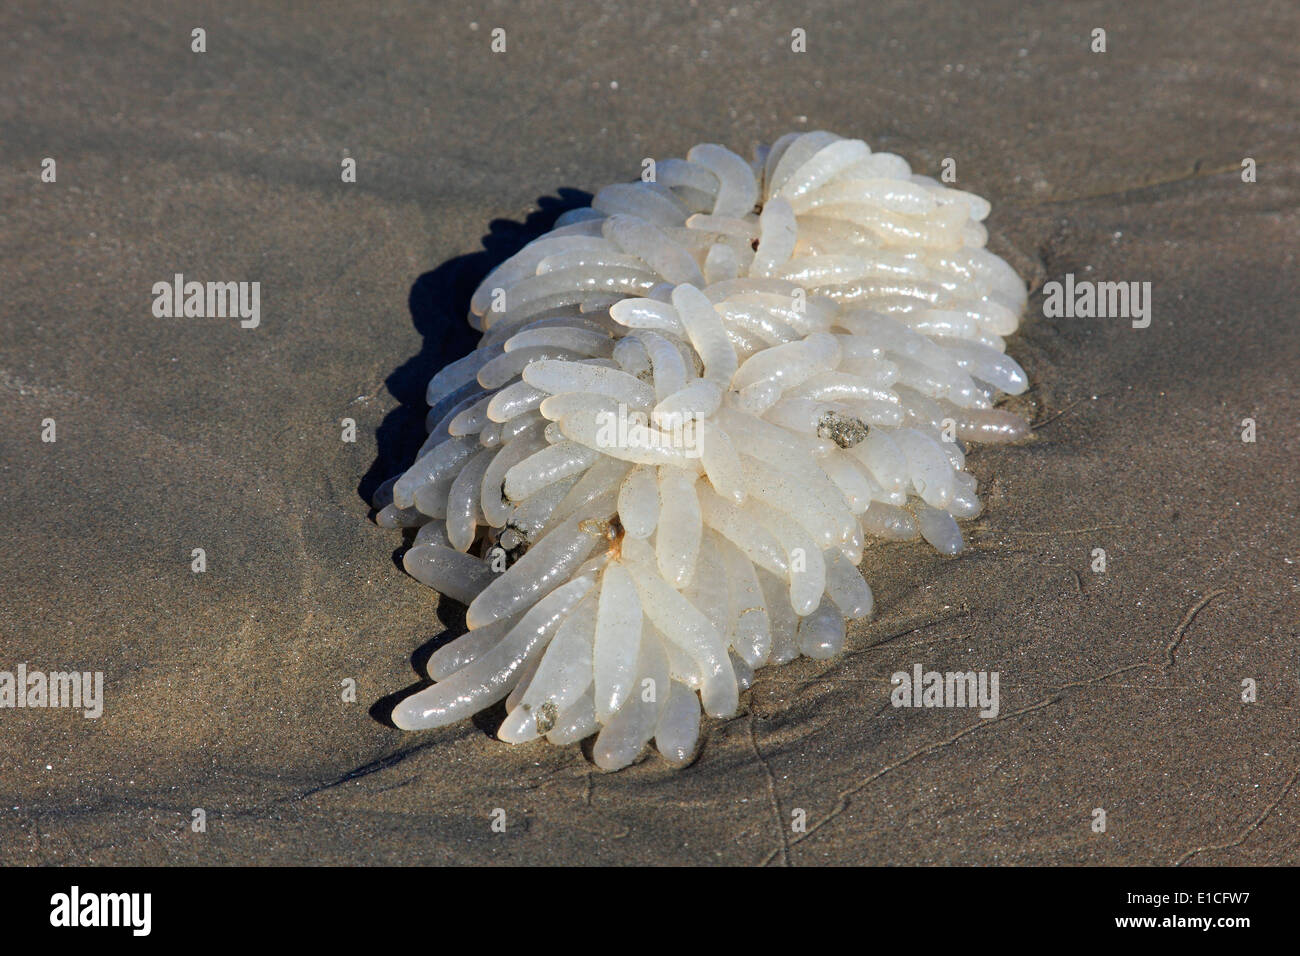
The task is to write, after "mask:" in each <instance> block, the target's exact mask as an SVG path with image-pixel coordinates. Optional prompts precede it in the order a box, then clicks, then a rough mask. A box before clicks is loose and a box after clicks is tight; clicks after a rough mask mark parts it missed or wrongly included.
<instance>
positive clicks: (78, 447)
mask: <svg viewBox="0 0 1300 956" xmlns="http://www.w3.org/2000/svg"><path fill="white" fill-rule="evenodd" d="M196 27H202V28H204V29H205V30H206V36H207V51H206V52H205V53H202V54H196V53H194V52H192V51H191V31H192V30H193V29H194V28H196ZM497 27H500V28H503V29H505V30H506V31H507V37H508V47H507V51H506V52H505V53H503V54H494V53H492V52H491V50H490V49H489V44H490V40H491V37H490V31H491V30H493V29H495V28H497ZM795 28H801V29H803V30H805V31H806V34H807V52H806V53H803V54H795V53H792V52H791V49H790V40H791V31H792V30H793V29H795ZM1095 28H1103V29H1105V30H1106V34H1107V49H1106V52H1105V53H1094V52H1092V50H1091V49H1090V46H1091V35H1092V31H1093V30H1094V29H1095ZM1297 35H1300V8H1298V7H1297V6H1296V5H1295V4H1293V3H1287V2H1258V3H1248V4H1238V3H1229V2H1222V0H1215V2H1205V0H1194V2H1187V3H1181V4H1178V5H1177V6H1176V9H1175V8H1174V7H1173V6H1171V5H1168V4H1160V3H1134V2H1124V3H1118V2H1088V3H1071V4H1032V5H1023V6H1022V5H1021V4H1016V3H1010V2H990V3H980V4H974V3H967V2H963V0H944V2H936V3H930V4H913V3H911V2H902V0H888V2H884V3H879V4H871V5H861V4H856V3H847V2H844V3H831V2H821V0H815V2H812V3H808V4H803V5H800V8H799V9H798V10H797V11H796V10H792V9H788V8H786V7H785V5H780V4H756V3H746V2H736V3H734V4H733V3H727V2H723V3H710V2H705V0H701V2H699V3H691V4H685V3H682V4H671V5H668V4H665V5H657V4H629V3H575V4H554V3H543V2H524V3H512V4H498V3H483V4H476V5H473V6H466V7H463V8H462V7H459V6H457V5H453V4H442V5H435V6H434V7H432V8H429V7H426V6H425V5H422V4H415V3H403V2H398V3H393V4H388V5H385V7H384V9H383V10H382V12H376V11H374V10H370V9H368V5H364V4H349V3H337V2H332V0H331V2H324V3H320V4H288V3H282V4H259V5H256V7H255V8H254V7H253V6H252V5H249V6H247V7H246V6H244V5H231V4H227V3H195V4H189V5H185V6H184V7H181V6H179V5H175V4H166V3H151V2H143V3H142V2H130V3H123V2H117V0H109V2H98V3H70V4H60V5H57V6H53V5H47V4H40V3H33V2H27V0H19V2H15V3H9V4H6V5H5V7H4V9H3V12H0V44H2V45H3V47H4V55H3V56H2V57H0V144H2V145H3V165H0V223H3V229H0V244H2V247H3V255H0V288H2V289H3V296H2V297H0V473H2V474H3V484H4V492H3V498H2V504H0V508H2V509H3V510H2V511H0V648H3V653H2V654H0V670H6V671H12V670H14V669H15V668H16V667H17V666H18V665H19V664H24V665H25V666H26V667H28V668H29V669H41V670H46V671H53V670H63V669H70V670H78V671H101V672H103V674H104V712H103V715H102V716H101V717H99V718H98V719H85V718H84V717H83V716H82V715H81V714H80V713H77V712H72V711H69V710H55V709H45V710H41V709H22V710H19V709H0V862H2V863H5V864H188V865H225V864H247V863H252V864H288V863H307V864H374V863H400V864H498V863H561V864H738V865H809V864H859V863H871V864H1156V865H1170V864H1181V865H1188V866H1195V865H1198V864H1285V863H1291V864H1295V863H1297V862H1300V836H1298V835H1297V834H1300V782H1298V781H1297V774H1298V773H1300V738H1298V735H1297V718H1298V717H1300V654H1298V653H1297V651H1298V645H1297V639H1296V634H1297V629H1298V628H1300V623H1298V621H1297V611H1298V610H1300V598H1298V593H1297V580H1298V579H1297V570H1298V569H1300V566H1298V565H1297V562H1298V561H1300V536H1298V535H1297V519H1296V501H1297V481H1296V451H1297V431H1298V429H1297V420H1298V417H1300V401H1297V391H1296V384H1295V379H1294V373H1295V367H1296V361H1297V358H1298V357H1300V327H1298V325H1297V314H1296V313H1297V305H1296V303H1297V301H1300V281H1298V280H1297V270H1296V253H1297V245H1298V243H1297V237H1298V236H1300V213H1298V212H1297V199H1298V197H1300V157H1297V143H1298V142H1300V135H1298V133H1300V129H1298V127H1297V117H1300V61H1297V59H1296V56H1295V50H1294V40H1295V37H1296V36H1297ZM815 129H829V130H833V131H836V132H838V133H840V134H842V135H846V136H855V137H861V138H864V139H866V140H867V141H868V142H869V143H870V144H871V146H872V148H873V149H876V150H888V151H893V152H897V153H900V154H901V155H903V156H904V157H906V158H907V159H908V160H909V161H910V162H911V163H912V164H913V166H914V167H915V168H916V169H917V170H918V171H925V172H929V173H931V174H934V173H935V172H936V171H937V170H938V168H939V166H940V164H941V163H942V161H943V160H944V159H945V158H949V157H951V158H954V159H955V160H956V164H957V173H958V182H957V184H958V185H959V186H960V187H962V188H965V189H970V190H972V191H975V192H978V193H980V194H982V195H984V196H987V197H988V198H989V199H990V200H991V201H992V203H993V213H992V216H991V217H990V219H989V222H988V225H989V227H990V233H991V237H992V238H991V242H990V245H991V247H992V248H993V249H994V251H996V252H998V253H999V254H1001V255H1003V256H1004V257H1006V258H1007V259H1008V261H1009V262H1011V264H1012V265H1013V266H1014V267H1015V268H1016V269H1017V270H1018V271H1019V272H1020V273H1021V275H1022V276H1023V277H1025V278H1026V280H1027V281H1028V282H1029V283H1030V287H1031V289H1033V290H1034V294H1033V295H1032V296H1031V299H1030V317H1029V320H1028V321H1027V322H1026V323H1025V325H1024V326H1023V327H1022V330H1021V331H1020V332H1019V333H1017V334H1016V335H1015V336H1014V337H1012V339H1011V340H1010V345H1009V351H1010V352H1011V354H1013V355H1014V356H1016V357H1017V358H1018V359H1019V360H1020V362H1021V363H1022V364H1023V365H1024V367H1025V368H1026V370H1027V371H1028V373H1029V375H1030V378H1031V382H1032V387H1031V389H1030V390H1029V392H1028V393H1027V394H1026V395H1024V396H1022V397H1020V398H1018V399H1015V400H1014V401H1013V402H1012V403H1011V407H1013V408H1016V409H1018V410H1020V411H1021V412H1023V413H1024V414H1025V415H1026V416H1028V417H1030V418H1031V419H1032V421H1033V422H1034V433H1033V438H1032V440H1030V441H1028V442H1025V443H1023V444H1020V445H1016V446H1004V447H984V448H980V449H979V450H977V451H976V452H974V453H973V454H972V455H971V459H970V461H971V467H972V468H973V470H974V472H975V474H976V475H977V477H978V478H979V481H980V486H981V496H982V497H983V498H984V499H985V501H986V510H985V512H984V513H983V514H982V515H981V516H980V517H979V518H978V519H977V520H975V521H974V522H972V523H970V524H968V525H967V526H966V528H965V533H966V536H967V540H968V542H969V545H970V546H969V548H968V549H967V551H966V552H965V553H964V554H962V555H961V556H959V557H957V558H955V559H949V558H943V557H941V556H939V555H937V554H935V553H934V552H933V551H932V550H931V549H929V548H927V547H925V546H923V545H922V544H919V543H911V544H886V545H879V546H874V547H872V548H870V549H869V552H868V557H867V560H866V562H865V564H864V565H863V571H864V573H865V574H866V576H867V579H868V580H869V581H870V583H871V585H872V587H873V588H874V590H875V593H876V599H877V613H876V614H875V616H874V617H873V618H872V619H870V620H869V621H866V622H863V623H861V624H860V625H858V626H856V627H855V629H854V630H853V631H852V632H851V633H850V637H849V641H848V647H847V650H846V653H845V654H844V655H843V656H842V657H840V658H838V659H836V660H833V661H829V662H818V661H812V660H808V659H806V658H805V659H800V660H798V661H797V662H794V663H792V664H790V665H787V666H783V667H778V668H770V669H766V670H762V671H760V672H759V677H758V680H757V682H756V684H755V686H754V687H753V688H752V690H750V691H749V692H747V693H746V694H744V695H743V696H742V701H741V715H740V716H738V717H737V718H735V719H733V720H730V721H725V722H720V721H708V722H707V726H706V728H705V741H704V746H703V749H702V752H701V754H700V756H699V758H698V760H697V761H696V762H695V763H694V764H693V765H691V766H690V767H689V768H687V769H685V770H682V771H673V770H670V769H669V768H668V767H667V766H666V765H665V764H664V763H663V762H662V761H661V760H659V759H658V758H657V757H655V756H653V755H650V756H648V757H646V758H645V759H643V760H642V761H641V762H640V763H638V764H636V765H634V766H632V767H630V768H628V769H627V770H624V771H621V772H619V773H617V774H610V775H606V774H602V773H600V772H599V771H598V770H596V769H595V767H594V766H593V765H592V763H591V761H590V759H589V756H588V754H587V753H585V752H584V751H583V749H581V748H578V747H570V748H557V747H551V746H548V745H544V744H537V745H532V746H522V747H518V748H513V747H510V746H508V745H506V744H504V743H501V742H499V741H497V740H496V739H495V738H494V736H493V730H494V728H495V726H496V723H497V722H498V721H499V719H500V717H501V708H500V707H498V708H495V709H494V710H492V711H490V712H488V713H486V714H484V715H481V716H480V717H479V718H476V719H475V720H473V721H467V722H464V723H462V724H459V725H456V726H454V727H450V728H447V729H444V730H439V731H431V732H426V733H420V734H405V733H402V732H400V731H398V730H396V729H395V728H393V727H392V726H391V725H389V724H388V723H386V714H387V712H388V710H389V709H391V706H392V704H393V703H394V702H395V701H396V700H397V699H399V698H400V696H401V695H402V693H403V692H407V691H409V690H410V689H411V688H414V687H416V686H419V685H420V682H421V675H420V673H419V672H418V669H419V668H420V667H422V665H423V663H424V661H425V660H427V657H428V654H429V652H430V649H431V648H432V647H436V646H438V645H439V644H440V643H441V642H442V641H444V640H445V639H446V636H447V634H448V633H449V632H451V633H454V630H455V629H456V628H457V627H459V626H460V623H461V619H463V609H459V608H457V607H455V606H452V605H451V604H450V602H448V603H447V605H446V606H443V607H440V606H439V603H438V598H437V596H436V595H435V594H434V593H432V592H431V591H429V590H428V589H427V588H424V587H422V586H420V585H418V584H417V583H416V582H414V581H413V580H411V579H410V578H409V577H407V576H406V575H405V574H404V573H402V571H401V568H400V562H399V559H398V556H399V555H400V553H401V549H402V541H401V537H400V535H398V534H397V533H395V532H391V531H385V530H383V529H380V528H377V527H376V526H375V525H374V524H373V523H372V522H371V521H370V508H369V505H368V502H367V501H366V500H365V497H364V495H365V494H368V493H369V492H370V491H371V490H373V488H374V487H375V486H376V485H377V484H378V483H379V482H380V481H381V480H382V479H384V478H386V477H388V476H389V475H390V474H392V473H394V471H395V470H396V469H397V468H398V466H399V464H400V463H401V462H402V461H403V460H404V459H405V458H406V456H408V455H409V454H410V453H411V452H412V451H413V450H414V449H415V448H416V447H418V445H419V442H420V440H421V437H422V436H421V433H420V423H421V420H422V416H423V412H424V407H423V405H422V395H423V386H424V382H425V381H426V380H427V378H428V377H429V375H430V374H432V372H433V371H434V370H435V369H437V368H438V367H439V366H440V365H441V364H442V363H443V362H445V361H447V360H448V359H449V358H452V357H455V356H456V355H459V354H461V353H463V352H464V351H465V350H466V349H467V348H469V346H470V345H471V344H472V341H473V339H472V337H471V335H470V333H469V331H468V330H467V329H466V328H465V326H464V322H463V316H464V310H465V306H466V303H467V301H468V294H469V292H470V290H471V289H472V288H473V286H474V285H475V284H476V282H477V280H478V279H479V278H480V277H481V276H482V275H483V274H484V273H485V272H486V270H487V269H488V268H489V267H490V266H491V265H493V264H495V263H496V262H498V261H500V260H501V259H502V258H503V257H504V256H505V255H507V254H509V253H511V252H513V251H514V250H515V249H517V248H518V247H519V246H520V245H521V244H522V243H523V242H524V241H526V240H527V239H528V238H531V237H532V236H534V235H536V234H537V232H539V231H540V230H542V229H544V228H546V227H547V226H548V225H549V222H550V221H551V220H553V219H554V216H555V215H556V214H557V212H558V211H560V210H562V209H564V208H567V207H568V206H572V205H574V204H575V203H580V202H582V201H583V200H584V199H585V198H587V197H588V196H589V194H590V193H591V192H592V191H593V190H594V189H596V188H598V187H600V186H602V185H604V184H606V183H608V182H614V181H618V180H630V179H632V178H634V177H635V176H636V175H637V174H638V171H639V163H640V160H641V158H642V157H644V156H674V155H682V154H683V153H684V152H685V150H686V149H688V148H689V147H690V146H691V145H692V144H694V143H696V142H701V141H711V142H719V143H723V144H726V145H728V146H730V147H732V148H734V149H736V150H738V151H741V152H745V153H748V152H749V151H750V150H751V149H752V147H753V146H754V145H755V144H756V143H759V142H770V141H771V140H772V139H774V138H775V137H777V136H779V135H780V134H782V133H784V132H786V131H788V130H815ZM46 157H50V158H53V159H55V160H56V163H57V180H56V182H53V183H47V182H42V180H41V168H42V160H43V159H45V158H46ZM345 157H352V158H355V160H356V162H357V181H356V182H355V183H344V182H342V181H341V177H340V166H341V162H342V160H343V158H345ZM1247 157H1249V158H1252V159H1254V160H1255V162H1256V165H1257V181H1255V182H1243V178H1242V161H1243V159H1244V158H1247ZM178 272H179V273H183V274H184V275H185V276H186V277H187V278H194V279H199V280H226V279H230V280H249V281H253V280H255V281H259V282H260V283H261V288H262V290H263V292H262V302H261V313H262V314H261V324H260V326H259V327H258V328H256V329H244V328H240V326H239V324H238V322H237V321H236V320H233V319H184V318H180V319H158V318H155V317H154V316H153V315H152V314H151V311H150V305H151V302H152V295H151V292H150V290H151V287H152V285H153V284H154V283H155V282H158V281H160V280H161V281H170V280H171V278H172V276H173V275H174V274H175V273H178ZM1067 273H1071V274H1074V275H1075V276H1076V277H1079V278H1085V277H1087V278H1094V279H1099V280H1122V281H1137V282H1150V283H1151V288H1152V304H1153V308H1152V321H1151V324H1150V327H1148V328H1145V329H1134V328H1132V327H1131V325H1130V323H1129V322H1127V321H1125V320H1123V319H1119V320H1115V319H1077V318H1076V319H1068V318H1046V317H1044V315H1043V314H1042V313H1043V309H1042V303H1043V293H1042V286H1043V285H1044V283H1046V282H1048V281H1051V280H1054V279H1055V280H1059V279H1061V278H1062V277H1063V276H1064V275H1066V274H1067ZM345 418H351V419H353V420H355V422H356V441H355V442H353V443H348V442H344V441H341V440H340V436H341V422H342V420H343V419H345ZM46 419H53V420H54V421H55V422H56V426H57V441H56V442H53V443H49V442H44V441H42V431H43V424H42V423H43V421H44V420H46ZM1245 419H1252V420H1253V421H1254V422H1255V423H1256V425H1255V427H1256V436H1255V438H1256V440H1255V441H1254V442H1245V441H1243V440H1242V430H1243V421H1244V420H1245ZM195 548H202V549H203V550H204V552H205V555H206V562H207V565H206V567H207V569H206V571H205V572H203V573H195V572H193V571H192V570H191V561H192V557H191V556H192V552H193V549H195ZM1097 548H1101V549H1104V550H1105V552H1106V556H1107V569H1106V570H1105V572H1104V573H1098V572H1096V571H1094V570H1093V567H1092V565H1093V561H1094V558H1093V553H1094V549H1097ZM915 664H921V665H923V666H924V667H925V668H926V669H934V670H940V671H946V670H963V671H964V670H968V669H974V670H987V671H997V672H999V674H1000V678H1001V713H1000V715H999V717H998V718H997V719H995V720H984V719H981V718H979V717H978V716H977V715H976V714H975V713H974V712H972V711H970V710H959V709H936V710H913V709H903V708H893V707H891V706H890V703H889V691H890V683H889V677H890V675H891V674H892V673H894V672H896V671H900V670H906V671H910V670H911V668H912V667H913V666H914V665H915ZM349 680H350V681H354V682H355V687H356V701H355V702H348V701H345V700H344V699H343V691H342V688H343V683H344V682H345V681H349ZM1247 680H1250V681H1253V682H1254V686H1255V700H1254V701H1253V702H1244V701H1243V699H1242V697H1243V687H1244V684H1243V682H1245V681H1247ZM498 809H500V810H502V811H504V817H505V820H506V824H507V825H506V827H505V829H504V832H497V831H496V830H494V828H493V827H492V822H493V820H494V818H495V819H499V815H497V816H495V817H494V811H496V810H498ZM1098 809H1102V810H1104V811H1105V814H1106V828H1105V830H1104V831H1101V832H1099V831H1098V830H1097V828H1096V827H1095V826H1094V824H1095V819H1096V818H1095V815H1094V811H1095V810H1098ZM195 810H202V811H203V818H204V819H205V821H206V828H205V829H201V830H199V831H198V832H196V829H195V827H194V826H193V825H192V824H193V821H194V819H195V816H194V811H195ZM798 819H802V820H803V821H805V822H804V826H803V827H802V829H795V828H794V827H793V826H792V824H793V823H794V822H795V821H796V820H798Z"/></svg>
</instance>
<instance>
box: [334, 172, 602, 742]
mask: <svg viewBox="0 0 1300 956" xmlns="http://www.w3.org/2000/svg"><path fill="white" fill-rule="evenodd" d="M591 198H592V197H591V194H590V193H586V192H583V191H581V190H579V189H560V190H558V191H557V194H556V195H555V196H543V197H541V198H540V199H538V200H537V207H538V208H537V211H536V212H534V213H531V214H530V215H529V216H528V217H527V218H526V219H525V220H524V221H523V222H515V221H514V220H511V219H495V220H493V221H492V223H491V225H489V227H488V229H489V232H488V234H487V235H486V236H484V237H483V248H482V250H480V251H479V252H472V253H469V254H467V255H463V256H456V257H455V258H454V259H448V260H447V261H446V262H444V263H443V264H442V265H440V266H438V267H437V268H436V269H433V270H432V271H430V272H426V273H424V274H423V275H421V276H420V277H419V278H418V279H416V280H415V283H414V284H413V285H412V286H411V292H410V295H409V296H408V298H407V306H408V308H409V309H410V310H411V324H412V325H414V326H415V330H416V331H417V332H419V333H420V338H421V345H420V351H419V352H418V353H416V354H415V355H413V356H411V358H409V359H407V360H406V361H405V362H403V363H402V364H401V365H399V366H398V367H397V368H396V369H394V370H393V373H392V374H391V375H389V376H388V378H387V379H385V381H384V384H385V385H386V386H387V388H388V392H389V394H390V395H392V396H393V397H394V398H395V399H397V401H398V406H397V407H396V408H394V409H393V410H392V411H391V412H389V413H388V414H387V415H386V416H385V417H384V420H383V422H382V423H380V425H379V430H378V431H377V432H376V436H375V439H376V440H375V443H376V451H375V460H374V461H373V462H371V464H370V467H369V469H367V471H366V474H365V476H364V477H363V478H362V479H361V481H360V483H359V484H358V485H357V494H358V495H360V496H361V498H362V499H363V500H364V501H365V502H366V503H367V504H369V503H370V500H371V498H372V497H373V496H374V493H375V490H376V489H377V488H378V487H379V486H380V485H381V484H383V483H384V482H385V481H386V480H388V479H389V478H391V477H392V476H393V475H396V474H398V473H399V472H401V470H402V469H403V468H405V467H406V466H407V465H408V464H410V462H411V460H412V459H413V458H414V456H415V453H416V452H417V451H419V449H420V446H421V445H422V444H423V443H424V439H425V437H426V432H425V430H424V417H425V414H426V413H427V412H428V405H426V404H425V401H424V390H425V386H426V385H427V384H428V382H429V379H430V378H432V377H433V375H434V374H435V373H436V372H438V370H439V369H441V368H443V367H444V366H446V365H448V364H450V363H451V362H454V361H456V359H458V358H460V357H461V356H463V355H467V354H468V353H469V352H470V351H471V350H472V349H473V348H474V345H475V343H476V342H477V341H478V333H477V332H476V331H474V329H472V328H470V326H469V323H467V322H466V321H465V317H466V315H468V314H469V301H470V297H471V296H472V295H473V294H474V290H475V289H476V288H478V285H479V283H480V282H482V281H483V279H484V277H486V276H487V274H488V273H489V272H491V271H492V270H493V269H494V268H496V267H497V266H498V265H499V264H500V263H502V262H504V261H505V260H506V259H508V258H510V257H511V256H512V255H514V254H515V253H516V252H518V251H519V250H520V249H522V248H523V247H524V246H526V245H527V244H528V243H530V242H532V241H533V240H534V239H536V238H537V237H538V236H540V235H542V234H543V233H546V232H549V231H550V229H551V227H552V226H553V225H554V224H555V220H556V218H558V217H559V216H560V214H561V213H564V212H567V211H568V210H570V209H576V208H579V207H581V206H589V205H591ZM411 537H412V534H411V533H410V532H408V533H407V534H406V536H405V539H406V540H405V541H404V543H403V547H401V548H399V549H398V550H396V551H394V552H393V561H394V563H395V564H396V565H397V567H398V569H399V570H401V569H402V560H401V556H402V553H403V552H404V551H405V550H406V547H407V546H409V545H410V538H411ZM402 573H403V574H405V573H406V572H405V571H404V570H403V571H402ZM412 586H415V583H414V582H412ZM437 614H438V620H439V621H440V622H441V624H442V625H443V630H442V631H441V633H439V634H438V636H437V637H435V638H433V639H432V640H430V641H428V642H427V643H425V644H424V645H422V646H421V647H420V648H419V649H418V650H417V651H416V652H415V653H414V654H412V655H411V666H412V667H413V668H414V669H415V672H416V673H417V674H418V675H419V677H420V679H419V680H417V681H416V682H415V683H413V684H411V685H410V686H409V687H405V688H403V689H402V690H399V691H396V692H394V693H392V694H389V695H387V696H385V697H382V698H380V699H379V700H377V701H376V702H375V703H374V704H373V705H372V706H371V708H370V715H371V717H373V718H374V719H375V720H377V721H379V722H380V723H382V724H385V725H387V726H389V727H392V726H393V723H392V719H391V714H392V711H393V707H394V706H396V705H397V704H398V703H399V702H400V701H402V700H404V699H405V698H407V697H409V696H410V695H411V694H412V693H414V692H415V691H417V690H420V689H421V688H423V687H427V686H429V684H430V683H431V681H429V680H428V678H426V677H425V667H426V665H427V664H428V662H429V658H430V657H431V656H432V655H433V652H434V651H435V650H437V649H438V648H439V647H442V646H443V645H444V644H448V643H450V642H451V641H452V640H454V639H455V638H457V637H459V636H460V635H462V634H464V633H465V609H464V607H462V606H461V605H459V604H456V603H455V602H453V601H448V600H440V601H439V602H438V611H437ZM486 713H487V714H491V713H492V711H491V710H489V711H487V712H486ZM497 716H498V717H499V715H497ZM484 717H485V714H479V715H477V716H476V717H475V724H476V725H478V726H479V727H480V728H487V727H489V726H493V727H494V726H495V724H494V723H492V721H491V720H482V718H484ZM496 722H497V723H499V722H500V721H499V719H498V720H497V721H496ZM489 732H490V731H489Z"/></svg>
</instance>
